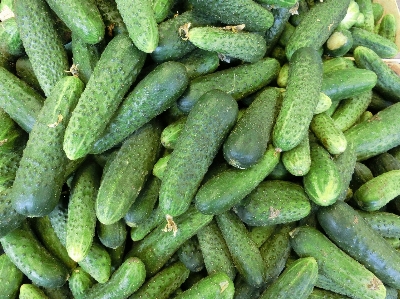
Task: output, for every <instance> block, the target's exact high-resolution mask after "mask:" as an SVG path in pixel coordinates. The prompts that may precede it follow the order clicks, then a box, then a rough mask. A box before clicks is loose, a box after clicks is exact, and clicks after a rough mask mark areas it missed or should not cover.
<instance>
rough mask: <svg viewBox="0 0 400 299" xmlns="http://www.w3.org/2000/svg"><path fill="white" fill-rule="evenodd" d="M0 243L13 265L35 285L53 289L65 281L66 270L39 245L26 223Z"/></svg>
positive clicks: (67, 274) (66, 277)
mask: <svg viewBox="0 0 400 299" xmlns="http://www.w3.org/2000/svg"><path fill="white" fill-rule="evenodd" d="M0 242H1V245H2V246H3V250H4V252H5V253H6V254H7V256H8V257H9V258H10V260H11V261H12V262H13V264H15V266H17V268H18V269H19V270H21V271H22V272H23V273H24V274H25V275H26V276H27V277H28V278H29V279H30V280H31V281H32V282H33V283H35V284H36V285H38V286H43V287H50V288H54V287H60V286H62V285H63V284H64V283H65V282H66V281H67V279H68V276H69V271H68V268H67V267H66V266H64V265H63V264H62V263H61V262H60V261H59V260H58V259H56V258H55V257H54V256H53V255H51V254H50V253H49V252H48V251H47V250H46V249H45V248H44V247H43V246H42V245H41V244H40V242H39V241H38V240H37V238H36V237H35V235H34V234H33V232H32V231H30V229H29V226H28V225H27V223H26V222H25V223H24V225H23V226H22V227H19V228H16V229H14V230H13V231H11V232H10V233H8V234H7V235H6V236H4V237H2V238H1V239H0Z"/></svg>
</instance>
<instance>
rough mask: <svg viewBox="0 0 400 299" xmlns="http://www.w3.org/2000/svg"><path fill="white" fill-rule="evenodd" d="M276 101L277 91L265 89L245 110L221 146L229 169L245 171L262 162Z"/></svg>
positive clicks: (279, 93) (276, 112) (279, 95)
mask: <svg viewBox="0 0 400 299" xmlns="http://www.w3.org/2000/svg"><path fill="white" fill-rule="evenodd" d="M280 99H281V92H280V91H279V90H278V89H277V88H267V89H265V90H263V91H262V92H260V93H259V94H258V95H257V96H256V98H255V99H254V101H253V102H252V103H251V104H250V106H249V107H248V108H247V109H246V110H245V112H244V113H243V116H242V117H241V118H240V119H239V120H238V121H237V122H236V124H235V126H234V127H233V129H232V130H231V132H230V133H229V135H228V137H227V139H226V140H225V142H224V144H223V153H224V157H225V160H226V161H227V162H228V163H229V164H230V165H232V166H235V167H237V168H240V169H243V168H249V167H251V166H253V165H254V164H256V163H257V162H258V161H259V160H260V159H261V158H262V156H263V154H264V153H265V151H266V149H267V145H268V143H269V142H270V134H271V131H272V127H273V124H274V120H275V116H276V115H277V114H278V110H279V106H280Z"/></svg>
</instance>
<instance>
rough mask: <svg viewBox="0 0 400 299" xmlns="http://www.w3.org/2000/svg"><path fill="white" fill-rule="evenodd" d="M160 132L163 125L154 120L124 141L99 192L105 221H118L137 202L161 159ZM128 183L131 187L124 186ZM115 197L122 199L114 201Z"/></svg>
mask: <svg viewBox="0 0 400 299" xmlns="http://www.w3.org/2000/svg"><path fill="white" fill-rule="evenodd" d="M160 135H161V125H160V123H159V122H158V121H156V120H153V121H151V122H149V123H147V124H145V125H144V126H143V127H141V128H140V129H139V130H137V131H136V132H135V133H134V134H132V135H131V136H130V137H129V138H128V139H127V140H126V141H125V142H124V143H123V145H122V146H121V148H120V149H119V151H118V153H117V155H116V156H115V158H114V159H113V161H112V162H111V164H110V166H109V167H108V169H107V171H106V172H105V173H104V175H103V178H102V182H101V185H100V188H99V191H98V193H97V198H96V215H97V219H98V220H99V221H100V222H101V223H103V224H113V223H115V222H117V221H118V220H120V219H121V218H123V217H124V216H125V214H126V213H127V211H128V210H129V208H130V206H131V205H132V204H133V203H134V201H135V200H136V198H137V196H138V195H139V192H140V190H141V189H142V188H143V186H144V184H145V182H146V179H147V177H148V175H149V174H150V173H151V170H152V169H153V166H154V163H155V162H156V160H157V157H158V152H159V148H160ZM132 169H135V170H140V171H132ZM126 185H129V186H130V188H121V186H126ZM115 198H118V202H115V201H114V199H115Z"/></svg>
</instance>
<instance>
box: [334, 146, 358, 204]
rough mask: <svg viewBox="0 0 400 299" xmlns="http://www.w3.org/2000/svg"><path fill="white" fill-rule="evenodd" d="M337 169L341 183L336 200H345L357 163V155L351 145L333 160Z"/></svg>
mask: <svg viewBox="0 0 400 299" xmlns="http://www.w3.org/2000/svg"><path fill="white" fill-rule="evenodd" d="M334 162H335V164H336V167H337V169H338V170H339V173H340V178H341V181H342V188H341V192H340V193H339V197H338V199H337V200H346V198H347V194H348V192H349V187H350V181H351V179H352V176H353V173H354V168H355V165H356V163H357V155H356V151H355V149H354V146H353V144H352V143H350V144H349V145H348V146H347V148H346V150H345V151H344V152H343V153H341V154H340V155H338V156H336V157H335V158H334Z"/></svg>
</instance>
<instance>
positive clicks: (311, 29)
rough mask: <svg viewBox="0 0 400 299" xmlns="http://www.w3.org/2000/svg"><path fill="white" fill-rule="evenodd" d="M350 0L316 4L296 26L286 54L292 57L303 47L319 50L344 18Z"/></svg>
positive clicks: (331, 0)
mask: <svg viewBox="0 0 400 299" xmlns="http://www.w3.org/2000/svg"><path fill="white" fill-rule="evenodd" d="M349 3H350V0H340V1H335V0H330V1H328V0H327V1H324V2H323V3H318V4H319V5H314V6H313V7H312V8H311V9H310V10H309V11H308V12H307V13H306V14H304V17H303V19H302V21H301V22H300V24H299V25H298V26H297V27H296V29H295V31H294V33H293V35H292V36H291V37H290V39H289V43H288V44H287V46H286V56H287V57H288V58H289V59H290V57H292V55H293V53H294V52H295V51H296V50H297V49H299V48H301V47H313V48H314V49H315V50H318V49H319V48H320V47H321V46H322V45H323V44H324V43H325V42H326V40H327V39H328V37H329V36H330V35H331V34H332V32H333V31H334V30H335V29H336V27H337V26H338V25H339V23H340V21H342V19H343V18H344V16H345V15H346V12H347V8H348V6H349Z"/></svg>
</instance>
